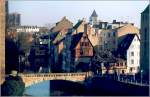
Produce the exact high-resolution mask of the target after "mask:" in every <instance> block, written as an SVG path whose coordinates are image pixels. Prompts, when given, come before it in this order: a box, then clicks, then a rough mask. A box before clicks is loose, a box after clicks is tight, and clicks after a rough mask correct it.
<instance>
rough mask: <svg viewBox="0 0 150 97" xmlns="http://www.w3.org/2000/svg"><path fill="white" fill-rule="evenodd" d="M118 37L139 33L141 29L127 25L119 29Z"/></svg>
mask: <svg viewBox="0 0 150 97" xmlns="http://www.w3.org/2000/svg"><path fill="white" fill-rule="evenodd" d="M117 32H118V36H122V35H126V34H130V33H139V29H138V28H137V27H135V26H133V25H132V24H127V25H125V26H122V27H120V28H118V29H117Z"/></svg>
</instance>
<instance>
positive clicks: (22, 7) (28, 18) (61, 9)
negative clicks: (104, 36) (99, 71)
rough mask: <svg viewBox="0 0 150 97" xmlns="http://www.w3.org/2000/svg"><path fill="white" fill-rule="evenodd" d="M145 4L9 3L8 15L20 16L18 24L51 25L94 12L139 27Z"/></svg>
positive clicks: (108, 20) (116, 2)
mask: <svg viewBox="0 0 150 97" xmlns="http://www.w3.org/2000/svg"><path fill="white" fill-rule="evenodd" d="M148 4H149V1H148V0H145V1H143V0H141V1H32V0H31V1H24V0H22V1H15V0H14V1H13V0H11V1H9V13H12V12H18V13H20V14H21V25H37V26H44V25H45V24H53V23H56V22H58V21H60V20H61V19H62V18H63V17H64V16H66V17H67V18H68V19H69V20H70V21H72V22H73V23H74V24H75V23H77V21H78V20H79V19H82V18H86V20H87V21H88V20H89V17H90V15H91V14H92V12H93V10H94V9H95V11H96V13H97V14H98V19H99V20H102V21H106V22H112V21H113V20H114V19H116V20H117V21H123V22H132V23H134V24H135V26H137V27H140V18H141V17H140V15H141V12H142V11H143V10H144V9H145V8H146V7H147V5H148Z"/></svg>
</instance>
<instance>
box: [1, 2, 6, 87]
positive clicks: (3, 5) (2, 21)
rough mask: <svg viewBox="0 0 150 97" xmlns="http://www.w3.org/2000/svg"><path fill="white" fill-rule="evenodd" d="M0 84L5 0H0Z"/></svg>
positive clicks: (2, 67) (2, 64)
mask: <svg viewBox="0 0 150 97" xmlns="http://www.w3.org/2000/svg"><path fill="white" fill-rule="evenodd" d="M0 65H1V67H0V73H1V76H0V84H2V83H3V82H4V75H5V0H0Z"/></svg>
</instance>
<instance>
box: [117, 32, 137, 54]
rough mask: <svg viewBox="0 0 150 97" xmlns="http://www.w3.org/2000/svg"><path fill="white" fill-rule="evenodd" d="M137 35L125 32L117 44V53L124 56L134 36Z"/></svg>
mask: <svg viewBox="0 0 150 97" xmlns="http://www.w3.org/2000/svg"><path fill="white" fill-rule="evenodd" d="M135 36H137V37H138V35H137V34H127V35H125V36H124V38H123V39H122V41H121V42H120V43H119V44H118V49H117V54H120V55H121V56H123V57H125V54H126V52H127V50H128V48H129V47H130V45H131V43H132V41H133V39H134V37H135Z"/></svg>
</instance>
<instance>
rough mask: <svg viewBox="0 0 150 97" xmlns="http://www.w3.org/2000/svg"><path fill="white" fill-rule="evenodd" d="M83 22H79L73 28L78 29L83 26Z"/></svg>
mask: <svg viewBox="0 0 150 97" xmlns="http://www.w3.org/2000/svg"><path fill="white" fill-rule="evenodd" d="M82 22H83V21H82V20H79V21H78V22H77V23H76V25H75V26H74V27H73V28H74V29H77V28H78V27H79V26H80V25H81V23H82Z"/></svg>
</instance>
